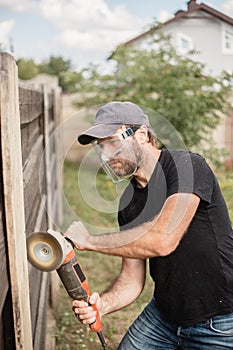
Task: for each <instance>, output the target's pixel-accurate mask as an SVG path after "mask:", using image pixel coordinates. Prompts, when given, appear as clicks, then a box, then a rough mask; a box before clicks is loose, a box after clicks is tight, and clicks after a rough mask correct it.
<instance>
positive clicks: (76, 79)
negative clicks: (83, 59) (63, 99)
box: [59, 71, 83, 93]
mask: <svg viewBox="0 0 233 350" xmlns="http://www.w3.org/2000/svg"><path fill="white" fill-rule="evenodd" d="M82 80H83V77H82V74H81V73H78V72H70V71H68V72H61V73H60V74H59V85H60V86H61V87H62V90H63V91H65V92H69V93H73V92H77V90H78V89H79V86H80V83H81V82H82Z"/></svg>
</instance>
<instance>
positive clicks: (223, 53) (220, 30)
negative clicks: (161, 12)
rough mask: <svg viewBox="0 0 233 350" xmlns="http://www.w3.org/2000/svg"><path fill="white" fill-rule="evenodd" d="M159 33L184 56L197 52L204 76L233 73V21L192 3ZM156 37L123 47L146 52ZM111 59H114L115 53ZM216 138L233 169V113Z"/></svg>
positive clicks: (153, 31)
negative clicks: (168, 39) (133, 47)
mask: <svg viewBox="0 0 233 350" xmlns="http://www.w3.org/2000/svg"><path fill="white" fill-rule="evenodd" d="M160 30H161V31H162V33H163V34H165V35H169V36H170V37H171V43H172V45H173V46H174V47H175V48H176V50H177V52H178V53H180V54H181V55H185V56H188V55H189V52H190V50H195V52H196V53H195V54H194V55H193V54H192V57H191V58H192V59H193V60H196V61H198V62H201V63H204V64H205V67H206V69H205V72H204V73H205V74H208V75H212V76H216V75H219V74H220V73H221V72H222V71H223V70H226V71H228V72H233V18H231V17H229V16H226V15H225V14H223V13H221V12H219V11H217V10H215V9H214V8H212V7H210V6H208V5H206V4H204V3H200V4H198V3H197V2H196V0H190V1H188V3H187V10H186V11H183V10H180V11H177V12H176V13H175V15H174V16H173V17H172V18H171V19H169V20H167V21H166V22H164V23H163V25H162V27H161V29H160ZM155 34H156V29H154V28H151V29H149V30H147V31H146V32H144V33H142V34H140V35H138V36H136V37H134V38H132V39H131V40H129V41H127V42H125V43H123V44H122V45H124V46H128V45H133V46H135V47H136V48H138V49H146V48H149V47H150V45H152V44H151V38H152V37H153V35H155ZM110 58H113V59H114V53H113V55H112V56H111V57H110ZM232 101H233V98H232ZM213 138H214V139H216V142H217V144H218V146H219V147H221V148H222V147H224V148H226V149H227V151H228V153H229V159H228V161H227V163H228V166H230V167H233V112H231V113H230V115H229V116H228V117H227V118H224V120H223V122H222V124H221V125H220V126H219V127H218V128H217V130H215V132H214V133H213Z"/></svg>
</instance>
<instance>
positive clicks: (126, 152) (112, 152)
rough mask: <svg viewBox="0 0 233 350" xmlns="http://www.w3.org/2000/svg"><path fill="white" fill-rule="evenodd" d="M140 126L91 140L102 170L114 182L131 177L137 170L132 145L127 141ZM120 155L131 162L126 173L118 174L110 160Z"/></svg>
mask: <svg viewBox="0 0 233 350" xmlns="http://www.w3.org/2000/svg"><path fill="white" fill-rule="evenodd" d="M139 128H140V125H137V126H134V127H131V128H127V129H126V130H125V131H124V132H122V133H116V134H114V135H113V136H111V137H109V138H107V139H106V140H103V141H101V140H95V141H93V142H92V146H93V148H94V149H95V151H96V153H97V155H98V157H99V159H100V163H101V166H102V168H103V170H104V171H105V172H106V174H107V175H108V176H109V177H110V179H111V180H112V181H113V182H114V183H116V182H119V181H122V180H123V179H125V178H129V177H131V176H132V175H133V174H134V172H135V171H136V170H137V162H136V157H135V153H134V151H133V149H132V145H131V144H129V143H128V142H127V139H128V138H129V137H130V136H133V135H134V134H135V131H136V130H137V129H139ZM117 157H120V158H121V159H124V160H126V161H128V162H130V163H131V171H130V172H128V173H127V174H124V175H122V174H119V173H117V172H116V171H115V170H114V168H113V167H112V166H111V161H112V160H113V159H116V158H117Z"/></svg>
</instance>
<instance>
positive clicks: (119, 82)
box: [78, 37, 232, 147]
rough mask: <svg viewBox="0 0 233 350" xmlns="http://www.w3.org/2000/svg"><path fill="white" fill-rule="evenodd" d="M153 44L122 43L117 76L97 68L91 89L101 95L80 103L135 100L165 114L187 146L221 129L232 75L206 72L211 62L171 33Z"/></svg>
mask: <svg viewBox="0 0 233 350" xmlns="http://www.w3.org/2000/svg"><path fill="white" fill-rule="evenodd" d="M151 44H152V48H154V49H151V50H139V49H136V48H135V47H133V46H131V47H124V46H121V47H119V48H118V50H117V52H116V53H115V54H114V59H116V60H117V61H118V63H119V69H118V71H117V72H116V74H115V76H101V75H100V74H98V72H97V70H96V69H93V68H92V69H91V70H90V71H89V73H90V74H89V79H87V81H86V88H88V85H89V91H92V92H93V91H95V92H96V94H95V95H94V94H93V93H92V94H91V96H90V98H85V99H84V100H83V101H79V103H78V105H85V106H91V105H95V104H100V103H105V102H109V101H111V100H122V101H126V100H130V101H132V102H135V103H137V104H139V105H141V106H144V107H148V108H150V109H152V110H154V111H156V112H157V113H159V114H160V115H162V116H163V117H164V118H166V119H167V120H168V121H169V122H170V123H171V124H172V125H173V127H174V128H175V129H176V130H177V131H178V132H179V133H180V134H181V135H182V138H183V140H184V142H185V144H186V146H187V147H191V146H196V145H198V144H199V143H200V141H201V140H205V139H206V136H208V135H209V133H210V131H211V130H213V129H215V128H216V126H217V124H218V123H219V122H220V112H223V113H226V112H227V110H228V108H230V105H229V102H228V97H229V93H230V91H231V86H230V81H231V79H232V75H229V74H228V73H226V72H223V73H222V74H221V75H220V76H219V77H215V78H214V77H211V76H206V75H205V74H204V73H203V72H204V68H205V66H204V65H203V64H201V63H199V62H196V61H193V60H191V59H189V58H185V57H183V56H180V55H178V54H177V52H176V51H175V49H174V48H173V47H172V45H171V44H170V40H169V38H168V37H160V38H158V40H156V41H153V42H152V43H151ZM152 124H153V123H152ZM155 131H156V130H155Z"/></svg>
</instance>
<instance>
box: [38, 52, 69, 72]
mask: <svg viewBox="0 0 233 350" xmlns="http://www.w3.org/2000/svg"><path fill="white" fill-rule="evenodd" d="M39 70H40V73H45V74H50V75H57V76H59V75H60V74H61V73H63V72H68V71H71V70H72V63H71V60H65V59H64V58H63V57H62V56H50V58H49V60H48V61H43V62H42V63H41V64H39Z"/></svg>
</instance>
